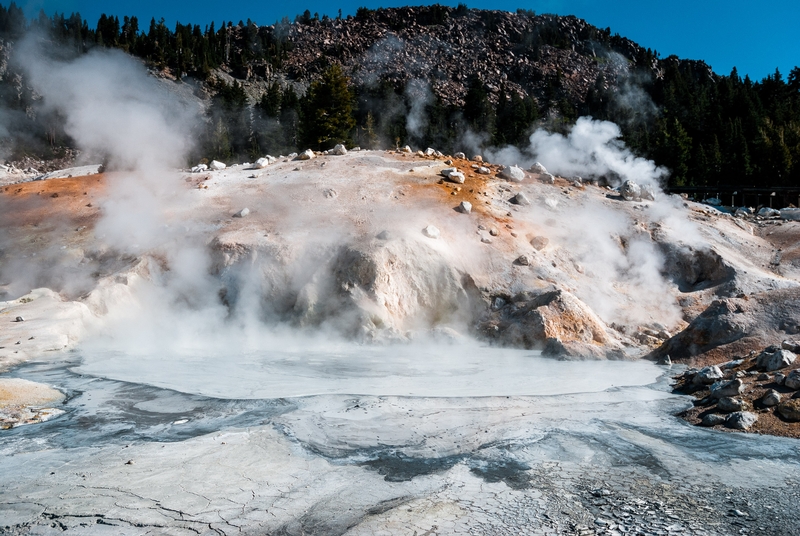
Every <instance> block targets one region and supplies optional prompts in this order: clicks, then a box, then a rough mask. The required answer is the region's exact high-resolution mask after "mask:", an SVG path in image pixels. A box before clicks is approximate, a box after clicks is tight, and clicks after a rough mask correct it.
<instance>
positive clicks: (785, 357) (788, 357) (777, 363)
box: [756, 349, 797, 372]
mask: <svg viewBox="0 0 800 536" xmlns="http://www.w3.org/2000/svg"><path fill="white" fill-rule="evenodd" d="M795 359H797V355H795V354H794V353H793V352H790V351H789V350H783V349H781V350H775V351H774V352H768V351H766V350H765V351H763V352H761V353H760V354H759V355H758V357H757V358H756V366H757V367H758V368H759V369H761V370H766V371H767V372H772V371H775V370H780V369H782V368H785V367H788V366H789V365H791V364H792V363H794V360H795Z"/></svg>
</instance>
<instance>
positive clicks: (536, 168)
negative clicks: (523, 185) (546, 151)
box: [530, 162, 547, 174]
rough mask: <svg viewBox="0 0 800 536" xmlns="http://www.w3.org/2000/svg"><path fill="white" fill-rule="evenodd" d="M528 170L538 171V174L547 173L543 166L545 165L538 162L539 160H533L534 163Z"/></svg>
mask: <svg viewBox="0 0 800 536" xmlns="http://www.w3.org/2000/svg"><path fill="white" fill-rule="evenodd" d="M530 172H531V173H539V174H544V173H547V168H545V167H544V166H543V165H542V164H540V163H539V162H535V163H534V164H533V165H532V166H531V169H530Z"/></svg>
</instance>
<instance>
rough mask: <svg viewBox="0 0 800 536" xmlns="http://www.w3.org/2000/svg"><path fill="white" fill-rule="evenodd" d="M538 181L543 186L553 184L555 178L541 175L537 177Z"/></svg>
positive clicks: (548, 174) (549, 175)
mask: <svg viewBox="0 0 800 536" xmlns="http://www.w3.org/2000/svg"><path fill="white" fill-rule="evenodd" d="M539 180H540V181H542V182H543V183H545V184H555V183H556V178H555V176H554V175H553V174H552V173H542V174H541V175H539Z"/></svg>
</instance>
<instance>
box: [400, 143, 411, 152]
mask: <svg viewBox="0 0 800 536" xmlns="http://www.w3.org/2000/svg"><path fill="white" fill-rule="evenodd" d="M400 151H401V152H404V153H410V152H412V151H411V147H409V146H408V145H406V146H405V147H403V148H402V149H400Z"/></svg>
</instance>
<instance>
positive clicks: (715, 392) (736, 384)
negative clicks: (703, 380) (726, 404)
mask: <svg viewBox="0 0 800 536" xmlns="http://www.w3.org/2000/svg"><path fill="white" fill-rule="evenodd" d="M743 392H744V382H742V380H740V379H739V378H736V379H733V380H728V381H719V382H717V383H715V384H713V385H712V386H711V396H712V397H713V398H717V399H719V398H724V397H726V396H736V395H740V394H742V393H743Z"/></svg>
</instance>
